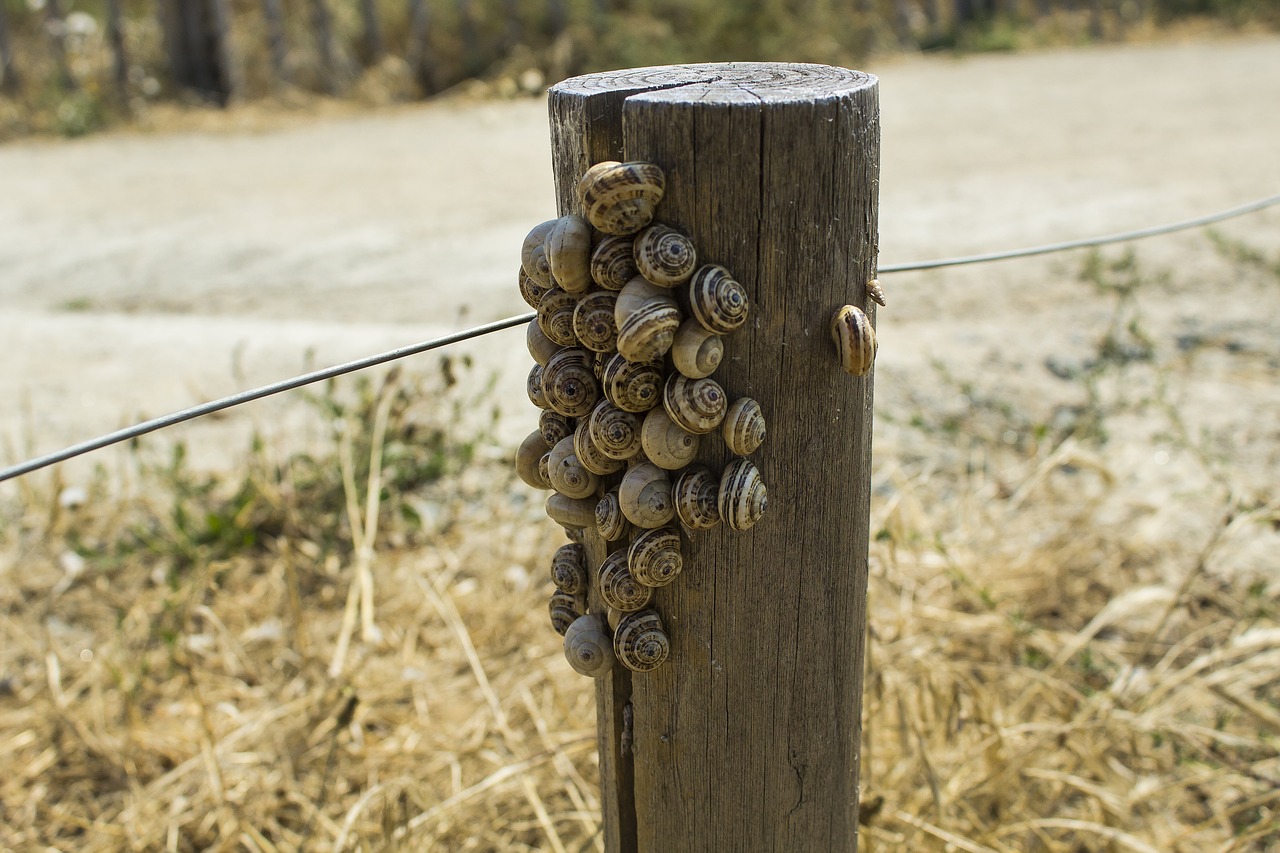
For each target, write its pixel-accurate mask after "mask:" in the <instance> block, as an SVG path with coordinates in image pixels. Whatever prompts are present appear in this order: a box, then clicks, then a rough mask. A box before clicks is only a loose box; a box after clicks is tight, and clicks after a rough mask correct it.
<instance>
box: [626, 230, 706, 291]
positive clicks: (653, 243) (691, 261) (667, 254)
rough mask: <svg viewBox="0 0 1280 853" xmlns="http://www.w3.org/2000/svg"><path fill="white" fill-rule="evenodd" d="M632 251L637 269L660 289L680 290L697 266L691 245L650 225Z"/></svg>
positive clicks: (675, 231) (680, 237)
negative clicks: (674, 288)
mask: <svg viewBox="0 0 1280 853" xmlns="http://www.w3.org/2000/svg"><path fill="white" fill-rule="evenodd" d="M634 251H635V258H636V269H638V270H639V271H640V274H641V275H642V276H644V277H645V278H646V279H648V280H649V281H651V282H653V283H654V284H656V285H659V286H661V287H679V286H680V285H682V284H684V283H685V282H686V281H688V280H689V276H691V275H693V271H694V269H695V268H697V266H698V253H697V251H696V250H695V249H694V248H693V241H692V240H690V239H689V238H688V237H686V236H685V235H683V234H681V233H680V232H679V231H677V230H676V229H674V228H672V227H670V226H667V225H659V224H654V225H650V226H649V227H648V228H646V229H645V230H644V231H642V232H640V236H639V237H636V242H635V247H634Z"/></svg>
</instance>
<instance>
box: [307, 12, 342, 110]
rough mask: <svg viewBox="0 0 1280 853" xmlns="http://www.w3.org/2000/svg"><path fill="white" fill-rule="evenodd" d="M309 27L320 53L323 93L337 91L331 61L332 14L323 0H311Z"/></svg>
mask: <svg viewBox="0 0 1280 853" xmlns="http://www.w3.org/2000/svg"><path fill="white" fill-rule="evenodd" d="M311 28H312V29H313V30H314V31H315V38H316V51H317V52H318V53H319V55H320V86H321V88H322V89H323V90H324V91H325V93H327V94H330V95H333V94H336V93H337V91H338V81H337V72H336V70H335V69H334V63H333V15H331V14H330V13H329V5H328V4H327V3H325V2H324V0H311Z"/></svg>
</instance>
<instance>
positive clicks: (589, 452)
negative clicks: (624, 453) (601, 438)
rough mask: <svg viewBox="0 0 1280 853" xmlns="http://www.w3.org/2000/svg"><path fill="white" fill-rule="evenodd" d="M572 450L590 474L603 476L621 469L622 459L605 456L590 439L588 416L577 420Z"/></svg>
mask: <svg viewBox="0 0 1280 853" xmlns="http://www.w3.org/2000/svg"><path fill="white" fill-rule="evenodd" d="M573 452H574V455H576V456H577V457H578V461H579V462H580V463H582V466H583V467H584V468H586V469H587V470H588V471H590V472H591V473H592V474H596V475H598V476H601V477H603V476H606V475H608V474H612V473H613V472H614V471H621V470H622V465H623V462H622V460H621V459H613V458H611V457H609V456H606V455H605V454H604V453H603V452H601V450H600V448H599V447H598V446H597V445H596V443H595V442H594V441H593V440H592V438H591V422H590V420H589V419H588V418H582V419H581V420H579V421H578V427H577V429H576V430H574V433H573Z"/></svg>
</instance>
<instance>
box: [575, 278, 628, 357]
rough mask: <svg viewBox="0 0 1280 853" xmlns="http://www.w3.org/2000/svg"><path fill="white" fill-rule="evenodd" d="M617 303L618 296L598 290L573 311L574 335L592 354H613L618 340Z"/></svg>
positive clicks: (580, 300)
mask: <svg viewBox="0 0 1280 853" xmlns="http://www.w3.org/2000/svg"><path fill="white" fill-rule="evenodd" d="M617 301H618V294H616V293H613V292H611V291H608V290H597V291H595V292H593V293H588V294H587V295H586V296H584V297H582V298H581V299H579V300H578V305H577V307H576V308H574V310H573V334H574V336H575V337H576V338H577V339H578V342H579V343H580V344H582V346H584V347H586V348H587V349H589V350H591V351H592V352H613V350H614V348H615V345H616V342H617V340H618V326H617V323H616V322H615V321H614V317H613V308H614V303H615V302H617Z"/></svg>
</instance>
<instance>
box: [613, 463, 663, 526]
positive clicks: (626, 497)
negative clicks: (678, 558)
mask: <svg viewBox="0 0 1280 853" xmlns="http://www.w3.org/2000/svg"><path fill="white" fill-rule="evenodd" d="M618 504H619V506H621V507H622V514H623V515H624V516H626V518H627V521H630V522H631V523H632V524H634V525H635V526H636V527H643V528H645V529H646V530H647V529H651V528H654V527H661V526H663V525H664V524H666V523H667V522H669V521H671V519H672V518H674V517H675V514H676V507H675V500H674V498H673V496H672V493H671V480H670V479H669V478H668V477H667V472H666V471H664V470H662V469H661V468H659V467H658V466H657V465H654V464H653V463H652V462H641V463H639V464H637V465H633V466H631V468H629V469H627V473H626V474H624V475H623V477H622V483H621V484H620V485H619V486H618Z"/></svg>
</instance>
